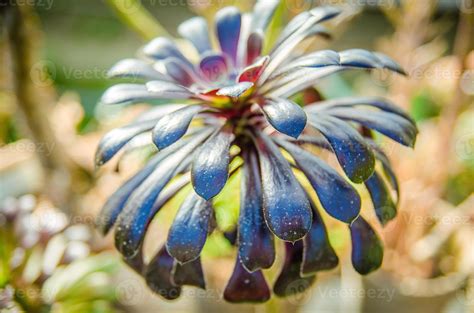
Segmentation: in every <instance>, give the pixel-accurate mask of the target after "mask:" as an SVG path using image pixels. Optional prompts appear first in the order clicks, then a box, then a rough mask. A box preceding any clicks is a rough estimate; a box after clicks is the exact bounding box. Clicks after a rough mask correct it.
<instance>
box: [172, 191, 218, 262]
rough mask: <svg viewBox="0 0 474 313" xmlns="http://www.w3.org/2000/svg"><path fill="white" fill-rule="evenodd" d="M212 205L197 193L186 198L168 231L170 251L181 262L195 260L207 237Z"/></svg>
mask: <svg viewBox="0 0 474 313" xmlns="http://www.w3.org/2000/svg"><path fill="white" fill-rule="evenodd" d="M211 215H212V205H211V203H210V202H208V201H206V200H204V199H202V198H200V197H199V196H198V195H196V194H195V193H190V194H189V195H188V197H186V199H185V200H184V202H183V204H182V205H181V207H180V208H179V210H178V213H177V214H176V217H175V218H174V221H173V224H172V225H171V229H170V231H169V233H168V240H167V241H166V248H167V249H168V253H169V254H170V255H171V256H173V258H175V259H176V260H177V261H178V262H180V263H187V262H191V261H194V260H195V259H197V258H198V257H199V255H200V254H201V250H202V248H203V247H204V244H205V243H206V239H207V232H208V229H209V223H210V221H211Z"/></svg>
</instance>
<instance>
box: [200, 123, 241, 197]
mask: <svg viewBox="0 0 474 313" xmlns="http://www.w3.org/2000/svg"><path fill="white" fill-rule="evenodd" d="M233 139H234V135H233V134H232V132H229V131H227V130H225V129H223V130H219V131H218V132H217V133H216V134H215V135H214V136H212V137H211V138H209V139H208V140H207V141H206V142H205V143H204V144H203V145H202V146H201V147H200V148H199V150H198V151H197V153H196V155H195V157H194V161H193V165H192V170H191V173H192V176H191V177H192V181H193V186H194V190H195V191H196V193H197V194H198V195H200V196H201V197H202V198H204V199H206V200H209V199H211V198H212V197H214V196H216V195H217V194H218V193H219V192H220V191H221V190H222V188H224V186H225V184H226V182H227V178H228V176H229V161H230V157H229V149H230V145H231V143H232V140H233Z"/></svg>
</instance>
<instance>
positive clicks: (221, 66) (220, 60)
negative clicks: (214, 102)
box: [199, 53, 229, 83]
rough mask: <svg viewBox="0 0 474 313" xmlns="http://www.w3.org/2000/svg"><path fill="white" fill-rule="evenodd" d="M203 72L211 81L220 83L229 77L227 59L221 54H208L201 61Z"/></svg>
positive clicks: (200, 66) (200, 65)
mask: <svg viewBox="0 0 474 313" xmlns="http://www.w3.org/2000/svg"><path fill="white" fill-rule="evenodd" d="M199 68H200V70H201V73H202V74H203V75H204V77H205V78H207V80H208V81H210V82H211V83H219V82H221V81H222V80H223V79H225V78H226V77H227V73H228V71H229V68H228V65H227V60H226V58H225V57H224V56H223V55H221V54H215V53H209V54H206V55H205V56H204V57H203V58H202V60H201V62H200V63H199Z"/></svg>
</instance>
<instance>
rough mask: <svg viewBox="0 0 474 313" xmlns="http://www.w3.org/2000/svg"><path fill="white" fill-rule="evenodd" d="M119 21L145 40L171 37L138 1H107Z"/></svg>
mask: <svg viewBox="0 0 474 313" xmlns="http://www.w3.org/2000/svg"><path fill="white" fill-rule="evenodd" d="M107 3H108V4H109V5H110V6H111V7H112V8H113V9H114V10H115V12H116V13H117V14H118V16H119V17H120V19H122V20H123V21H124V22H125V23H126V24H127V25H129V26H130V27H131V28H133V29H134V30H135V31H136V32H137V33H139V34H140V36H141V37H143V38H144V39H146V40H151V39H153V38H155V37H158V36H165V37H171V35H170V34H169V33H168V31H167V30H166V29H165V28H164V27H163V26H162V25H161V24H160V23H159V22H158V21H157V20H156V19H155V18H154V17H153V15H151V14H150V12H148V10H147V9H146V8H145V7H144V6H143V5H142V4H141V3H140V1H138V0H107Z"/></svg>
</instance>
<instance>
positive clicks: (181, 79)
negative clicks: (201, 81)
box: [163, 57, 195, 87]
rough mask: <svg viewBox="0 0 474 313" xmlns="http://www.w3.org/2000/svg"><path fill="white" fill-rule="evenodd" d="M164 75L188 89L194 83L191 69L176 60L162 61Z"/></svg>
mask: <svg viewBox="0 0 474 313" xmlns="http://www.w3.org/2000/svg"><path fill="white" fill-rule="evenodd" d="M163 65H164V67H165V68H166V73H167V74H168V75H169V76H170V77H172V78H173V79H174V80H175V81H176V82H178V83H179V84H181V85H183V86H186V87H189V86H191V85H192V84H194V83H195V78H194V76H193V69H192V68H190V67H188V66H186V65H185V64H183V63H182V62H180V60H179V59H177V58H173V57H171V58H167V59H166V60H164V61H163Z"/></svg>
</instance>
